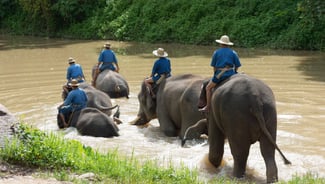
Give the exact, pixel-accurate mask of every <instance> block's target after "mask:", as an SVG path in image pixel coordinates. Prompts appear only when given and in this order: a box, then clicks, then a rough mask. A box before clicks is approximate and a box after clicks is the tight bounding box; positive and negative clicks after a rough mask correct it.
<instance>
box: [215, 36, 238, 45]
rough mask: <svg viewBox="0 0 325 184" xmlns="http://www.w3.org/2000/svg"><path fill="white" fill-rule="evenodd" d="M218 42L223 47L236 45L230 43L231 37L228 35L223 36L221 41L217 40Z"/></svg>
mask: <svg viewBox="0 0 325 184" xmlns="http://www.w3.org/2000/svg"><path fill="white" fill-rule="evenodd" d="M216 42H217V43H220V44H223V45H234V43H232V42H230V40H229V37H228V36H227V35H223V36H221V38H220V40H216Z"/></svg>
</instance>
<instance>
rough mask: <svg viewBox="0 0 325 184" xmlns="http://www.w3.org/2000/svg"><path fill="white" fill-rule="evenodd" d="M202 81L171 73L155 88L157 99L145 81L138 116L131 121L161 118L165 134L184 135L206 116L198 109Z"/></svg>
mask: <svg viewBox="0 0 325 184" xmlns="http://www.w3.org/2000/svg"><path fill="white" fill-rule="evenodd" d="M202 81H203V78H202V77H200V76H195V75H191V74H187V75H179V76H171V77H169V78H167V79H164V80H163V81H162V82H161V83H160V84H159V86H158V87H157V88H155V90H156V92H155V93H156V98H155V99H154V98H153V97H152V96H151V94H150V92H149V90H148V89H147V87H146V85H145V84H144V83H142V85H141V91H140V92H139V94H138V100H139V104H140V107H139V111H138V115H137V118H136V119H135V120H134V121H132V122H130V124H133V125H144V124H147V123H149V121H150V120H152V119H155V118H158V121H159V124H160V129H161V130H162V131H163V132H164V134H165V135H166V136H170V137H175V136H180V137H181V138H182V137H183V136H184V133H185V131H186V129H187V128H188V127H189V126H191V125H193V124H195V123H196V122H197V121H199V120H200V119H202V118H204V114H201V113H200V112H198V110H197V103H198V98H199V94H200V87H201V84H202ZM192 138H198V137H192Z"/></svg>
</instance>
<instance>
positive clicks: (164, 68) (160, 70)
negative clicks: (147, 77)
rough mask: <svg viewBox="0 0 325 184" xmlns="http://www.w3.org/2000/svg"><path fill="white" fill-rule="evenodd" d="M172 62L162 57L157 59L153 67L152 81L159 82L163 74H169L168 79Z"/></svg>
mask: <svg viewBox="0 0 325 184" xmlns="http://www.w3.org/2000/svg"><path fill="white" fill-rule="evenodd" d="M170 72H171V68H170V60H169V59H168V58H166V57H160V58H159V59H157V60H156V61H155V63H154V65H153V67H152V72H151V75H152V80H153V81H155V82H156V81H157V80H158V79H159V78H160V77H161V75H162V74H167V77H169V76H170Z"/></svg>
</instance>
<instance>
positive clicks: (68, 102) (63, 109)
mask: <svg viewBox="0 0 325 184" xmlns="http://www.w3.org/2000/svg"><path fill="white" fill-rule="evenodd" d="M69 85H70V86H71V88H72V91H71V92H69V94H68V96H67V98H66V99H65V100H64V102H63V104H61V105H60V106H59V107H58V110H59V115H60V118H61V119H62V122H63V124H64V126H65V127H68V126H69V122H66V120H65V117H66V116H67V115H69V114H71V113H74V112H75V111H80V110H82V109H83V108H85V107H86V106H87V101H88V98H87V95H86V93H85V92H84V91H83V90H82V89H80V88H79V87H78V86H79V83H78V81H77V80H76V79H72V80H71V83H69Z"/></svg>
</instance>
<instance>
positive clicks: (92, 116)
mask: <svg viewBox="0 0 325 184" xmlns="http://www.w3.org/2000/svg"><path fill="white" fill-rule="evenodd" d="M76 128H77V130H78V132H79V133H80V134H81V135H89V136H94V137H114V136H119V134H118V131H119V128H118V127H117V125H116V124H115V123H114V120H113V118H111V117H109V116H108V115H106V114H104V113H103V112H101V111H100V110H98V109H96V108H91V107H86V108H85V109H83V110H82V111H81V113H80V116H79V119H78V122H77V124H76Z"/></svg>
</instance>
